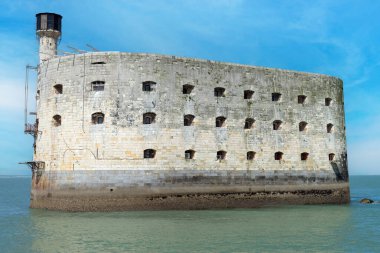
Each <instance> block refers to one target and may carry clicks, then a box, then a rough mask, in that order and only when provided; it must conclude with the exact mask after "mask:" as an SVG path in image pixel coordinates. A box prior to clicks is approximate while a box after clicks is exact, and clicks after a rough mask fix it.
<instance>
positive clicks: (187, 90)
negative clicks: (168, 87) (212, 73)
mask: <svg viewBox="0 0 380 253" xmlns="http://www.w3.org/2000/svg"><path fill="white" fill-rule="evenodd" d="M193 89H194V86H193V85H190V84H185V85H183V86H182V93H183V94H190V93H191V92H192V91H193Z"/></svg>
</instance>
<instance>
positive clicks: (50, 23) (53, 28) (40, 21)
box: [36, 13, 62, 64]
mask: <svg viewBox="0 0 380 253" xmlns="http://www.w3.org/2000/svg"><path fill="white" fill-rule="evenodd" d="M36 18H37V26H36V34H37V36H38V38H39V40H40V49H39V57H40V64H41V63H42V62H44V61H46V60H49V59H50V58H52V57H54V56H55V55H57V46H58V42H59V39H60V38H61V21H62V16H61V15H58V14H55V13H38V14H36Z"/></svg>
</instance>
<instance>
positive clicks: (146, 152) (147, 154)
mask: <svg viewBox="0 0 380 253" xmlns="http://www.w3.org/2000/svg"><path fill="white" fill-rule="evenodd" d="M155 156H156V150H154V149H145V150H144V158H154V157H155Z"/></svg>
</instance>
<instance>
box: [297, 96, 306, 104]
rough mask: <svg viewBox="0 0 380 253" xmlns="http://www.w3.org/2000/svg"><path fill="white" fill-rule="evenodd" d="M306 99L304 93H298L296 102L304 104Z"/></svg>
mask: <svg viewBox="0 0 380 253" xmlns="http://www.w3.org/2000/svg"><path fill="white" fill-rule="evenodd" d="M305 101H306V96H305V95H298V103H299V104H304V103H305Z"/></svg>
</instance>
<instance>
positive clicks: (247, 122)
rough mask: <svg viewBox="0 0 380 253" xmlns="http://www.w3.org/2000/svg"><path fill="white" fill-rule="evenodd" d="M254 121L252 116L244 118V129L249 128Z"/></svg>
mask: <svg viewBox="0 0 380 253" xmlns="http://www.w3.org/2000/svg"><path fill="white" fill-rule="evenodd" d="M254 123H255V120H254V119H252V118H247V119H245V124H244V129H251V128H252V127H253V124H254Z"/></svg>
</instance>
